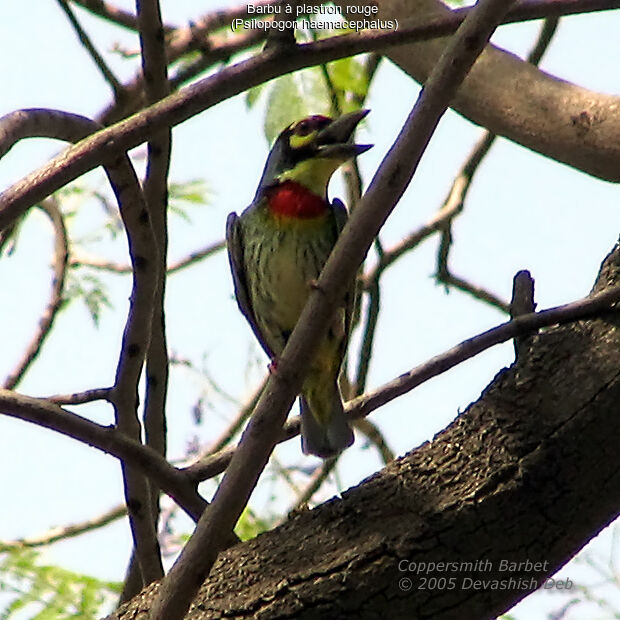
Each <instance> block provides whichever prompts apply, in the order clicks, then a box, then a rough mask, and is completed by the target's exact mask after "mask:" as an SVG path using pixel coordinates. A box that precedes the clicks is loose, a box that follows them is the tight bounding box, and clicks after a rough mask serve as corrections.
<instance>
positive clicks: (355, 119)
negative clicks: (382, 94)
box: [316, 110, 372, 162]
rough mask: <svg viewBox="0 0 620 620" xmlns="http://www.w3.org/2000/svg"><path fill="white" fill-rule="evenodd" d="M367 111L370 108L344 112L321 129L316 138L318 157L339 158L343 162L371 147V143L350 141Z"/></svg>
mask: <svg viewBox="0 0 620 620" xmlns="http://www.w3.org/2000/svg"><path fill="white" fill-rule="evenodd" d="M368 112H370V110H358V111H356V112H350V113H349V114H344V115H343V116H341V117H340V118H337V119H336V120H334V121H332V122H331V123H330V124H329V125H327V127H325V128H324V129H322V130H321V131H320V132H319V135H318V136H317V138H316V146H317V155H318V157H325V158H330V159H339V160H341V161H343V162H344V161H346V160H347V159H351V158H352V157H355V156H357V155H361V154H362V153H364V152H366V151H367V150H368V149H370V148H372V144H354V143H353V142H352V141H351V138H352V136H353V132H354V131H355V128H356V127H357V125H358V124H359V122H360V121H361V120H362V119H363V118H364V117H365V116H366V115H367V114H368Z"/></svg>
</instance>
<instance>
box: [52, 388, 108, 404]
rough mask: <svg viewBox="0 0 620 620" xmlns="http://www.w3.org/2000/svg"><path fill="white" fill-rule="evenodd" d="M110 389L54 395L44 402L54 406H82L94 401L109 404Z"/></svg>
mask: <svg viewBox="0 0 620 620" xmlns="http://www.w3.org/2000/svg"><path fill="white" fill-rule="evenodd" d="M111 393H112V388H109V387H107V388H94V389H92V390H85V391H84V392H73V393H72V394H54V395H52V396H47V397H46V398H45V400H48V401H49V402H50V403H54V404H56V405H84V404H85V403H92V402H94V401H96V400H106V401H108V402H111Z"/></svg>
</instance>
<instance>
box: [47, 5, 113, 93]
mask: <svg viewBox="0 0 620 620" xmlns="http://www.w3.org/2000/svg"><path fill="white" fill-rule="evenodd" d="M58 4H59V5H60V8H61V9H62V10H63V11H64V13H65V15H66V16H67V19H68V20H69V23H70V24H71V26H72V27H73V29H74V30H75V34H77V36H78V39H79V40H80V42H81V43H82V45H83V46H84V48H85V49H86V51H87V52H88V54H89V55H90V57H91V58H92V60H93V62H94V63H95V65H96V67H97V69H99V71H100V73H101V75H102V76H103V79H104V80H105V81H106V82H107V83H108V84H109V85H110V88H111V89H112V92H113V93H114V99H115V100H116V101H121V100H122V99H123V95H124V91H123V85H122V84H121V83H120V82H119V81H118V80H117V79H116V76H115V75H114V73H112V70H111V69H110V68H109V67H108V65H107V64H106V61H105V60H104V59H103V56H101V54H100V53H99V52H98V51H97V48H96V47H95V46H94V45H93V42H92V41H91V40H90V37H89V36H88V34H87V33H86V31H85V30H84V29H83V28H82V26H81V25H80V22H79V21H78V20H77V18H76V17H75V15H74V13H73V11H72V10H71V7H70V6H69V3H68V2H67V0H58Z"/></svg>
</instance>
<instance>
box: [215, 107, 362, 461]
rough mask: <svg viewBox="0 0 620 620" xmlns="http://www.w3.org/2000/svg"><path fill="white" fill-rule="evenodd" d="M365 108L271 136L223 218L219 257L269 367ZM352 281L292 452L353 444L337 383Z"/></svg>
mask: <svg viewBox="0 0 620 620" xmlns="http://www.w3.org/2000/svg"><path fill="white" fill-rule="evenodd" d="M367 113H368V111H367V110H361V111H358V112H352V113H350V114H345V115H344V116H341V117H340V118H338V119H336V120H332V119H331V118H328V117H326V116H321V115H314V116H309V117H307V118H305V119H303V120H300V121H298V122H296V123H293V124H292V125H290V126H289V127H287V128H286V129H285V130H284V131H283V132H282V133H281V134H280V135H279V137H278V138H277V139H276V141H275V143H274V145H273V148H272V149H271V152H270V153H269V156H268V158H267V162H266V164H265V168H264V170H263V174H262V177H261V180H260V182H259V184H258V189H257V191H256V195H255V196H254V199H253V201H252V203H251V204H250V206H249V207H247V209H245V211H243V213H242V214H241V215H240V216H237V214H236V213H231V214H230V215H229V216H228V220H227V223H226V239H227V244H228V257H229V260H230V266H231V270H232V275H233V282H234V288H235V295H236V298H237V302H238V304H239V308H240V310H241V312H242V313H243V315H244V316H245V317H246V319H247V320H248V322H249V324H250V326H251V328H252V330H253V331H254V334H255V335H256V337H257V339H258V341H259V342H260V344H261V346H262V347H263V349H264V350H265V352H266V353H267V355H268V356H269V357H270V358H271V360H272V364H275V363H276V362H277V357H278V356H279V355H280V354H281V353H282V351H283V349H284V346H285V345H286V342H287V340H288V338H289V336H290V334H291V333H292V331H293V328H294V327H295V324H296V323H297V320H298V318H299V316H300V314H301V311H302V309H303V307H304V304H305V303H306V300H307V299H308V296H309V294H310V291H311V286H312V284H313V282H315V281H316V279H317V278H318V277H319V274H320V272H321V270H322V268H323V265H324V264H325V262H326V260H327V258H328V256H329V254H330V252H331V251H332V248H333V247H334V244H335V243H336V239H337V237H338V235H339V234H340V232H341V231H342V228H343V227H344V224H345V222H346V220H347V211H346V208H345V207H344V205H343V204H342V202H340V201H339V200H335V201H334V202H331V203H330V202H329V200H328V198H327V186H328V183H329V180H330V178H331V176H332V174H333V173H334V172H335V171H336V169H337V168H338V167H339V166H340V165H342V164H343V163H344V162H345V161H347V160H349V159H351V158H353V157H355V156H357V155H359V154H361V153H363V152H365V151H367V150H368V149H369V148H370V145H361V144H354V143H353V141H352V135H353V132H354V130H355V128H356V127H357V125H358V123H359V122H360V121H361V120H362V118H364V116H366V114H367ZM353 303H354V283H352V284H351V285H350V286H348V287H347V289H346V290H344V291H343V294H342V303H341V305H340V306H339V308H338V309H337V311H336V313H335V315H334V318H333V320H332V321H331V324H330V325H329V329H328V331H327V333H326V335H325V337H324V338H323V339H322V341H321V343H320V345H319V348H318V352H317V353H316V355H315V357H314V359H313V360H312V362H311V364H310V369H309V371H308V374H307V375H306V378H305V380H304V382H303V385H302V389H301V396H300V409H301V439H302V449H303V451H304V453H306V454H315V455H317V456H320V457H323V458H327V457H331V456H334V455H336V454H338V453H339V452H341V451H342V450H344V449H345V448H347V447H349V446H350V445H351V444H352V443H353V431H352V430H351V428H350V426H349V424H348V422H347V419H346V416H345V413H344V410H343V404H342V397H341V394H340V390H339V388H338V376H339V374H340V369H341V365H342V360H343V358H344V355H345V352H346V348H347V343H348V337H349V329H350V324H351V313H352V309H353Z"/></svg>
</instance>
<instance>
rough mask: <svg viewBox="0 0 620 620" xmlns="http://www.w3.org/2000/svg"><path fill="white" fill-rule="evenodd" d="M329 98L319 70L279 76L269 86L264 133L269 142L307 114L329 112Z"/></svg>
mask: <svg viewBox="0 0 620 620" xmlns="http://www.w3.org/2000/svg"><path fill="white" fill-rule="evenodd" d="M330 107H331V106H330V98H329V93H328V91H327V87H326V85H325V80H324V78H323V75H322V74H321V70H320V69H318V68H316V67H312V68H310V69H306V70H305V71H297V72H296V73H294V74H287V75H283V76H282V77H280V78H278V79H277V80H274V82H273V85H271V86H270V90H269V98H268V101H267V116H266V117H265V136H266V137H267V140H268V141H269V143H272V142H273V141H274V140H275V139H276V138H277V137H278V134H279V133H280V132H281V131H282V130H283V129H284V128H285V127H288V125H290V124H291V123H292V122H294V121H297V120H299V119H300V118H304V117H305V116H308V115H309V114H327V115H329V114H330Z"/></svg>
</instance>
